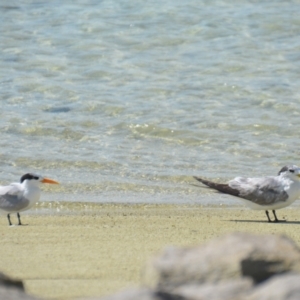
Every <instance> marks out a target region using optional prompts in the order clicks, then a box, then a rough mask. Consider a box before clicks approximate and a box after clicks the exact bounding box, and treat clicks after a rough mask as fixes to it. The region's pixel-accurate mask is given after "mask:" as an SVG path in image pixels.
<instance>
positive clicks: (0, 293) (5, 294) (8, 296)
mask: <svg viewBox="0 0 300 300" xmlns="http://www.w3.org/2000/svg"><path fill="white" fill-rule="evenodd" d="M0 299H1V300H2V299H3V300H38V298H35V297H33V296H30V295H28V294H26V293H25V292H24V291H22V290H20V289H19V288H16V287H4V286H2V285H0Z"/></svg>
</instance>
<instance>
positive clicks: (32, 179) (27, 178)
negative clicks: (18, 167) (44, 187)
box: [20, 173, 59, 185]
mask: <svg viewBox="0 0 300 300" xmlns="http://www.w3.org/2000/svg"><path fill="white" fill-rule="evenodd" d="M20 182H21V183H28V184H31V185H40V184H41V183H50V184H59V182H57V181H55V180H53V179H50V178H46V177H43V176H41V175H38V174H34V173H26V174H24V175H23V176H22V177H21V179H20Z"/></svg>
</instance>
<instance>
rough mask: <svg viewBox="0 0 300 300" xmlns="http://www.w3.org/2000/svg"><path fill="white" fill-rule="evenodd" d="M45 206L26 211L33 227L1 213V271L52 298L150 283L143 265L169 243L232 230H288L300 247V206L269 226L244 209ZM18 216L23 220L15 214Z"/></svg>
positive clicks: (260, 215) (190, 241)
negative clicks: (21, 224)
mask: <svg viewBox="0 0 300 300" xmlns="http://www.w3.org/2000/svg"><path fill="white" fill-rule="evenodd" d="M49 205H50V204H40V206H39V207H37V208H36V209H35V210H33V212H32V213H27V214H23V215H22V222H23V223H24V224H28V225H27V226H12V227H9V226H8V223H7V219H6V217H5V215H1V217H0V234H1V247H0V257H1V258H0V271H2V272H5V273H7V274H8V275H10V276H12V277H15V278H20V279H23V280H24V282H25V287H26V291H27V292H28V293H30V294H32V295H36V296H39V297H43V298H48V299H74V298H78V297H88V296H101V295H106V294H110V293H114V292H117V291H119V290H121V289H124V288H127V287H134V286H140V285H141V284H144V282H145V280H146V279H145V276H144V275H143V270H145V265H146V264H147V262H149V260H150V259H151V258H152V257H153V255H155V254H157V253H159V252H160V251H161V250H162V249H163V248H164V247H166V246H168V245H175V246H191V245H197V244H200V243H203V242H205V241H207V240H210V239H211V238H214V237H217V236H220V235H223V234H225V233H229V232H233V231H244V232H253V233H260V234H264V233H273V234H275V233H276V234H280V233H282V234H286V235H287V236H289V237H291V238H292V239H294V240H295V242H296V243H297V244H298V245H300V235H299V233H298V232H299V229H300V208H299V207H291V208H286V209H282V210H278V211H277V216H278V218H280V219H282V218H285V219H287V222H286V223H277V224H273V223H267V222H266V216H265V214H264V212H263V211H252V210H250V209H247V208H244V207H209V206H204V207H201V206H184V205H148V204H141V205H126V204H123V205H122V204H80V203H77V204H65V205H64V206H62V205H59V204H51V205H50V206H51V208H50V209H49V208H45V206H46V207H48V206H49ZM12 221H13V222H17V219H16V217H15V216H12Z"/></svg>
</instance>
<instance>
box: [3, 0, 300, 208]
mask: <svg viewBox="0 0 300 300" xmlns="http://www.w3.org/2000/svg"><path fill="white" fill-rule="evenodd" d="M299 9H300V3H299V1H284V2H283V1H272V2H270V3H260V2H258V1H215V2H211V1H202V2H201V3H199V1H188V2H184V3H183V2H182V1H170V0H167V1H164V2H163V3H161V1H155V0H154V1H150V2H147V3H144V1H138V0H135V1H130V2H128V1H121V0H117V1H110V0H108V1H102V2H99V1H92V0H85V1H84V0H77V1H63V3H61V2H60V1H33V0H20V1H3V2H1V4H0V14H1V18H0V35H1V40H0V45H1V49H2V51H1V52H0V78H1V79H0V99H1V110H0V128H1V140H0V146H1V151H0V158H1V160H0V166H1V172H0V182H1V183H2V184H7V183H9V182H11V181H16V180H18V178H19V177H21V175H22V174H24V173H26V172H29V171H34V172H38V173H41V174H43V175H46V176H49V177H52V178H54V179H57V180H59V181H60V182H61V185H60V186H58V187H53V186H47V187H45V189H44V190H45V193H44V194H43V196H42V199H43V200H46V201H50V200H51V201H59V202H60V201H81V202H82V201H83V202H85V201H86V202H91V201H92V202H130V203H136V202H150V203H211V202H210V201H214V203H237V200H234V199H231V198H230V197H223V196H220V195H218V194H215V193H212V192H211V191H210V190H207V189H204V188H201V189H199V188H196V187H194V186H193V185H192V184H194V181H193V179H192V175H199V176H200V175H201V176H204V177H207V178H211V179H214V180H219V181H227V180H228V179H230V178H233V177H235V176H237V175H249V176H260V175H273V174H274V175H275V174H276V173H277V172H278V171H279V169H280V168H281V167H282V166H283V165H285V164H287V163H295V164H300V162H299V149H300V147H299V144H300V143H299V139H298V137H299V133H298V131H299V128H300V127H299V125H300V119H299V113H300V92H299V86H300V73H299V70H300V55H299V50H300V39H299V34H300V20H299V14H298V12H299Z"/></svg>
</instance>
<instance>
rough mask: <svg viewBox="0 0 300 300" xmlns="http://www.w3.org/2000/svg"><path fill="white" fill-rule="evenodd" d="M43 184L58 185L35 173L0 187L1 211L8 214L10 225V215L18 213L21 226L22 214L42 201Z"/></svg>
mask: <svg viewBox="0 0 300 300" xmlns="http://www.w3.org/2000/svg"><path fill="white" fill-rule="evenodd" d="M41 183H51V184H58V182H57V181H55V180H53V179H49V178H45V177H42V176H40V175H37V174H34V173H27V174H25V175H23V176H22V177H21V179H20V183H18V182H15V183H11V184H10V185H7V186H0V209H1V210H3V211H5V212H7V213H8V214H7V219H8V223H9V225H12V223H11V221H10V214H11V213H17V216H18V220H19V224H18V225H22V223H21V218H20V212H21V211H24V210H27V209H30V208H31V207H32V206H33V205H34V204H35V203H36V202H37V201H39V199H40V195H41V190H40V186H41Z"/></svg>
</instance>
